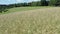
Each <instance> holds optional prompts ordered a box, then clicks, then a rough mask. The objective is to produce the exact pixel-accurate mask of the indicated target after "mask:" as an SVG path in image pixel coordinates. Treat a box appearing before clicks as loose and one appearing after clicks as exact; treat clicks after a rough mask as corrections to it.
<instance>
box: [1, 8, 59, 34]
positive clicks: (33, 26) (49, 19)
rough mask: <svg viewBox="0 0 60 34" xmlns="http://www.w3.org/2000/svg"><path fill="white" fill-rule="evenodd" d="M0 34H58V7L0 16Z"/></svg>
mask: <svg viewBox="0 0 60 34" xmlns="http://www.w3.org/2000/svg"><path fill="white" fill-rule="evenodd" d="M0 34H60V7H50V8H42V9H35V10H28V11H24V12H23V11H22V12H14V13H9V14H1V15H0Z"/></svg>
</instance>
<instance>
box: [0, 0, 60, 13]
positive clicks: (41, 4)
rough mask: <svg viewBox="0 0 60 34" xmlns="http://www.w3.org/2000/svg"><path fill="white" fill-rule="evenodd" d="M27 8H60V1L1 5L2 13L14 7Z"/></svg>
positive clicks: (51, 0) (0, 11)
mask: <svg viewBox="0 0 60 34" xmlns="http://www.w3.org/2000/svg"><path fill="white" fill-rule="evenodd" d="M26 6H60V0H49V1H46V0H41V1H35V2H29V3H17V4H9V5H0V13H2V12H6V11H8V9H10V8H14V7H26Z"/></svg>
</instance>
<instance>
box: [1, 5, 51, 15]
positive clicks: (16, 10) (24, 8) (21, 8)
mask: <svg viewBox="0 0 60 34" xmlns="http://www.w3.org/2000/svg"><path fill="white" fill-rule="evenodd" d="M46 7H50V6H43V7H42V6H32V7H17V8H11V9H8V11H7V12H3V13H0V14H7V13H13V12H21V11H27V10H34V9H39V8H46Z"/></svg>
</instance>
